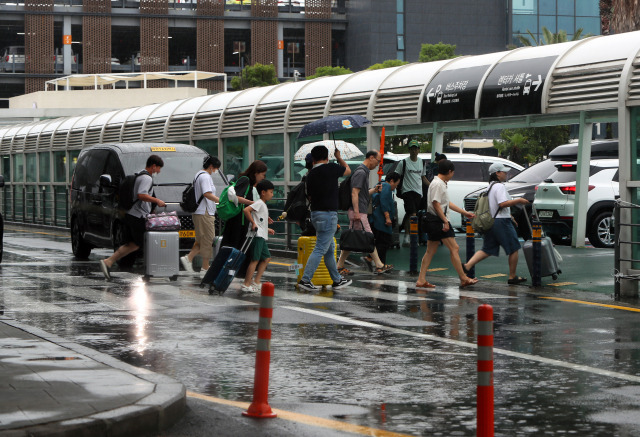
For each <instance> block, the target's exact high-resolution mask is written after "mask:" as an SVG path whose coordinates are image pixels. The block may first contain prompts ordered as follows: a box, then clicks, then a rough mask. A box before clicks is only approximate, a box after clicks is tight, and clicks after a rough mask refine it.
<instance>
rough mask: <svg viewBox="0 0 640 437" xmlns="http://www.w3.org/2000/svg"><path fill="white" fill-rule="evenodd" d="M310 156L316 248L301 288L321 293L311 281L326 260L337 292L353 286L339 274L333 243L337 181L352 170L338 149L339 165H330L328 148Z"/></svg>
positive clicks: (309, 182)
mask: <svg viewBox="0 0 640 437" xmlns="http://www.w3.org/2000/svg"><path fill="white" fill-rule="evenodd" d="M311 156H312V158H313V168H312V169H311V171H309V173H308V174H307V196H308V197H309V201H310V204H311V224H312V225H313V226H314V227H315V228H316V246H315V247H314V249H313V252H311V254H310V255H309V259H308V260H307V265H306V267H305V269H304V273H303V274H302V279H301V280H300V282H299V283H298V287H300V288H301V289H303V290H307V291H316V290H318V287H316V286H315V285H313V283H312V282H311V278H312V277H313V274H314V273H315V272H316V269H317V268H318V265H319V264H320V261H321V260H322V259H323V258H324V264H325V265H326V267H327V270H328V271H329V275H330V276H331V279H332V280H333V286H332V288H333V289H334V290H336V289H338V288H341V287H345V286H347V285H350V284H351V282H352V281H351V280H348V279H345V278H343V277H342V276H340V274H339V273H338V269H337V267H336V258H335V255H334V253H335V242H334V239H333V236H334V235H335V233H336V230H337V229H338V178H340V177H342V176H349V175H350V174H351V169H350V168H349V166H348V165H347V163H346V162H345V161H344V159H342V157H341V156H340V151H339V150H337V149H336V151H335V157H336V161H338V164H335V163H329V150H328V149H327V148H326V147H325V146H316V147H314V148H313V149H311Z"/></svg>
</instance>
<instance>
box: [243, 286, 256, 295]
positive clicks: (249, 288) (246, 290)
mask: <svg viewBox="0 0 640 437" xmlns="http://www.w3.org/2000/svg"><path fill="white" fill-rule="evenodd" d="M240 290H242V291H243V292H244V293H255V292H256V289H255V288H253V286H251V285H244V284H242V285H241V286H240Z"/></svg>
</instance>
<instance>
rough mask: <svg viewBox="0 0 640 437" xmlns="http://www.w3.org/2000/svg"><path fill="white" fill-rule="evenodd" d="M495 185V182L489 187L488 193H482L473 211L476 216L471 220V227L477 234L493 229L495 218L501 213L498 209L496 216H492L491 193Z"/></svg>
mask: <svg viewBox="0 0 640 437" xmlns="http://www.w3.org/2000/svg"><path fill="white" fill-rule="evenodd" d="M494 184H495V182H493V183H492V184H491V185H490V186H489V189H488V190H487V191H484V192H482V193H480V195H479V196H478V200H477V201H476V207H475V208H474V209H473V213H474V214H475V215H476V216H475V217H474V218H472V219H471V227H472V228H473V230H474V231H475V232H479V233H485V232H487V231H488V230H489V229H491V228H492V227H493V222H494V220H495V217H496V215H498V211H500V208H498V211H496V214H495V215H494V216H493V217H492V216H491V208H490V207H489V192H490V191H491V188H493V185H494Z"/></svg>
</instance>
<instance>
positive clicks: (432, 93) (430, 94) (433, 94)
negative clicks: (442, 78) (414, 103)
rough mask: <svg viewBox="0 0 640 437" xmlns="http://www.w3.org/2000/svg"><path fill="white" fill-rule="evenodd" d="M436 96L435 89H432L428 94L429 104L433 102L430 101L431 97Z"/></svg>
mask: <svg viewBox="0 0 640 437" xmlns="http://www.w3.org/2000/svg"><path fill="white" fill-rule="evenodd" d="M435 95H436V94H435V93H434V92H433V88H431V89H430V90H429V92H427V103H431V101H430V100H429V99H430V98H431V97H433V96H435Z"/></svg>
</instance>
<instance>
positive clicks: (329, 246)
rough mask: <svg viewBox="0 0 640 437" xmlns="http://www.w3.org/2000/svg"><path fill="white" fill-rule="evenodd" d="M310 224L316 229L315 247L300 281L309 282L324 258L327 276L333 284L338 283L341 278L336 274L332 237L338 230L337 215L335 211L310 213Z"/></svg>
mask: <svg viewBox="0 0 640 437" xmlns="http://www.w3.org/2000/svg"><path fill="white" fill-rule="evenodd" d="M311 223H312V224H313V227H314V228H316V246H315V248H314V249H313V252H311V255H309V259H307V265H306V266H305V268H304V273H303V274H302V280H303V281H305V282H310V281H311V278H312V277H313V274H314V273H315V272H316V269H317V268H318V265H319V264H320V260H322V259H323V257H324V264H325V265H326V266H327V270H328V271H329V275H330V276H331V279H333V281H334V282H340V279H342V277H341V276H340V274H339V273H338V267H337V266H336V258H335V250H336V248H335V243H334V242H333V236H334V235H335V234H336V230H337V229H338V213H337V212H336V211H311Z"/></svg>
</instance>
